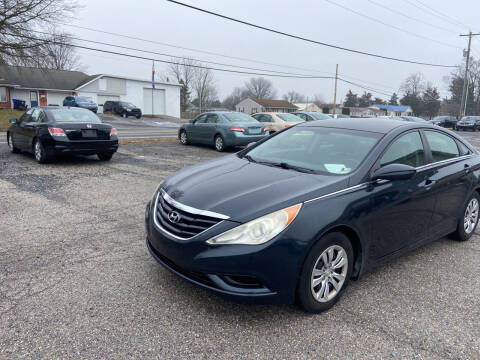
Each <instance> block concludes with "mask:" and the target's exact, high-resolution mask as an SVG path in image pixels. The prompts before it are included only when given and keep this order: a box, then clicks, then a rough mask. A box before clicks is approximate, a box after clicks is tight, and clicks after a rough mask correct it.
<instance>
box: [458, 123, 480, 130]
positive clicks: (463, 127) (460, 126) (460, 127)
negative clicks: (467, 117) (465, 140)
mask: <svg viewBox="0 0 480 360" xmlns="http://www.w3.org/2000/svg"><path fill="white" fill-rule="evenodd" d="M455 128H456V129H457V130H473V129H476V128H477V125H476V124H472V125H470V124H468V125H467V124H457V125H456V126H455Z"/></svg>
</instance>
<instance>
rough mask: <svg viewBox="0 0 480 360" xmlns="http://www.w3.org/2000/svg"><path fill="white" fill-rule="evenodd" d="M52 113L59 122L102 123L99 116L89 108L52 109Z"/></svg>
mask: <svg viewBox="0 0 480 360" xmlns="http://www.w3.org/2000/svg"><path fill="white" fill-rule="evenodd" d="M50 114H51V116H52V117H53V119H54V120H55V122H59V123H64V122H70V123H95V124H101V123H102V122H101V121H100V119H99V118H98V116H97V115H95V114H94V113H93V112H91V111H89V110H79V109H75V110H72V109H54V110H50Z"/></svg>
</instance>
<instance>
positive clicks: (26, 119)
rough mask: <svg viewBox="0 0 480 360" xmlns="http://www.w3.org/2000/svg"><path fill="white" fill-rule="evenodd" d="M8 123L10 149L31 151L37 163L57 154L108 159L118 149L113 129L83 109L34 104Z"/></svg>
mask: <svg viewBox="0 0 480 360" xmlns="http://www.w3.org/2000/svg"><path fill="white" fill-rule="evenodd" d="M10 122H11V123H12V126H10V127H9V128H8V131H7V143H8V146H9V147H10V150H11V151H12V152H13V153H17V152H20V151H27V152H31V153H33V154H34V156H35V159H36V160H37V161H38V162H40V163H44V162H46V161H48V160H49V159H51V158H52V157H53V156H55V155H59V154H79V155H94V154H97V156H98V157H99V159H100V160H110V159H111V158H112V155H113V154H114V153H115V152H116V151H117V149H118V137H117V130H116V129H115V128H113V127H112V126H111V125H108V124H103V123H102V121H101V120H100V119H99V118H98V116H97V115H95V114H94V113H92V112H91V111H89V110H86V109H81V108H65V107H54V106H48V107H36V108H32V109H30V110H28V111H27V112H26V113H25V114H23V115H22V117H21V118H20V119H11V120H10Z"/></svg>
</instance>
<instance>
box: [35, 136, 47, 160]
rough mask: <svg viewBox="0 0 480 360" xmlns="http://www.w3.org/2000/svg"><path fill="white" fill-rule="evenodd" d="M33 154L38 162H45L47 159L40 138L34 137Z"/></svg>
mask: <svg viewBox="0 0 480 360" xmlns="http://www.w3.org/2000/svg"><path fill="white" fill-rule="evenodd" d="M33 156H34V157H35V160H37V162H38V163H39V164H45V163H46V162H47V161H48V156H47V153H46V151H45V148H44V147H43V145H42V143H41V142H40V140H38V138H37V139H35V141H34V143H33Z"/></svg>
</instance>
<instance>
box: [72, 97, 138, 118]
mask: <svg viewBox="0 0 480 360" xmlns="http://www.w3.org/2000/svg"><path fill="white" fill-rule="evenodd" d="M63 106H69V107H78V108H82V109H88V110H91V111H93V112H94V113H97V111H98V105H97V104H96V103H95V102H94V101H93V100H92V99H91V98H90V97H87V96H67V97H65V99H64V100H63ZM103 112H104V113H107V112H113V113H115V114H117V115H120V116H122V117H126V118H127V117H129V116H134V117H136V118H137V119H140V118H141V117H142V110H141V109H140V108H138V107H136V106H135V105H133V104H132V103H129V102H127V101H111V100H109V101H105V103H104V104H103Z"/></svg>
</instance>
